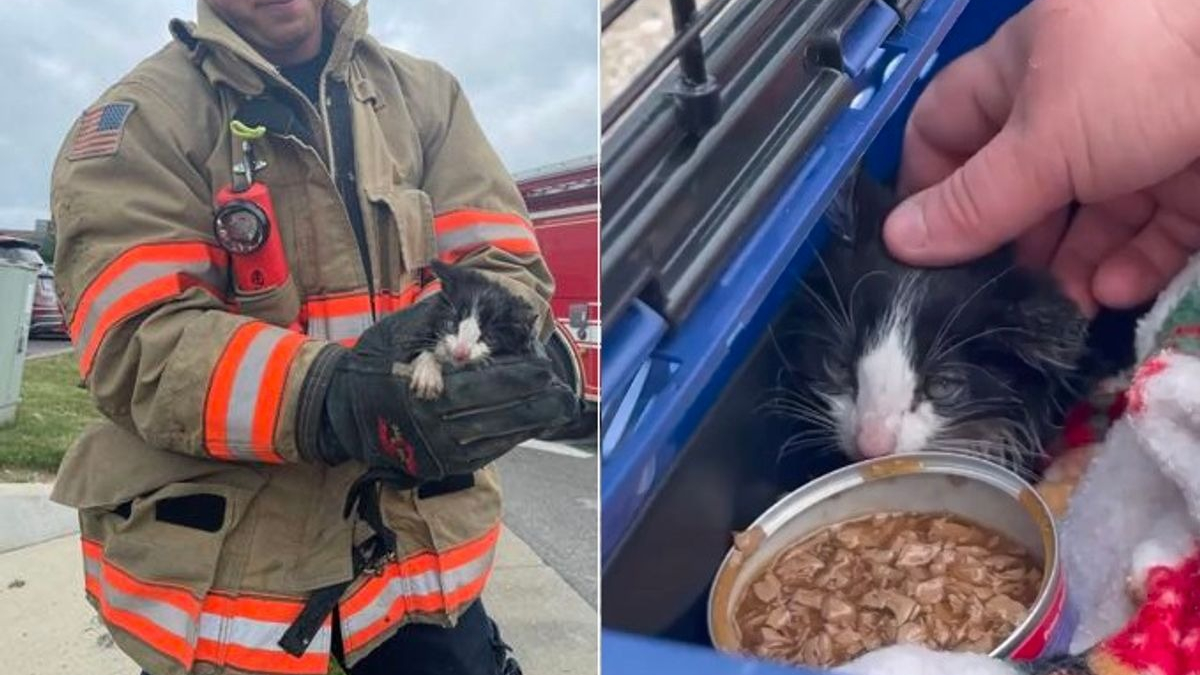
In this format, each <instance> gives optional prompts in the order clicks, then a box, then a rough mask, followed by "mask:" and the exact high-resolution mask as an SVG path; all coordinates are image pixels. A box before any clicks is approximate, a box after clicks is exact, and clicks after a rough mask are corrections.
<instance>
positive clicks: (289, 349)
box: [250, 331, 304, 462]
mask: <svg viewBox="0 0 1200 675" xmlns="http://www.w3.org/2000/svg"><path fill="white" fill-rule="evenodd" d="M303 344H304V336H303V335H300V334H298V333H293V332H291V331H284V334H283V336H282V337H281V338H280V339H279V341H278V343H277V344H276V345H275V347H274V349H272V350H271V353H270V356H268V357H267V365H266V369H265V372H264V373H263V375H262V380H260V381H259V385H258V399H257V401H256V402H255V404H254V418H253V421H252V425H253V426H252V429H251V432H250V446H251V447H252V448H254V449H255V453H256V454H258V455H259V459H261V460H263V461H264V462H271V461H276V460H278V459H280V457H279V455H278V454H276V453H275V452H274V451H273V450H272V449H271V448H272V446H273V445H274V442H275V423H276V422H277V421H278V420H279V409H280V406H282V405H283V390H284V385H285V384H286V383H287V377H288V374H289V373H290V372H291V366H292V359H294V358H295V357H296V353H297V352H298V351H300V346H301V345H303Z"/></svg>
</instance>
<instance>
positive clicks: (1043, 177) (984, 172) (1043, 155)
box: [884, 127, 1071, 265]
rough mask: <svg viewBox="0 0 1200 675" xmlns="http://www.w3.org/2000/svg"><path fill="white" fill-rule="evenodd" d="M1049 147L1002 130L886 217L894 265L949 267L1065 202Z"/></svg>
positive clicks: (1061, 176) (1065, 179) (1066, 184)
mask: <svg viewBox="0 0 1200 675" xmlns="http://www.w3.org/2000/svg"><path fill="white" fill-rule="evenodd" d="M1065 167H1066V163H1065V162H1064V161H1063V160H1062V158H1061V156H1060V155H1059V153H1058V151H1057V149H1056V147H1055V145H1054V144H1049V143H1039V142H1038V141H1037V140H1036V139H1035V138H1034V137H1033V136H1032V135H1030V134H1029V133H1027V132H1026V131H1023V130H1022V131H1019V130H1016V129H1015V128H1014V127H1005V129H1004V130H1002V131H1001V132H1000V133H999V134H997V135H996V137H995V138H993V139H992V141H991V142H990V143H988V144H987V145H986V146H984V148H983V149H982V150H980V151H979V152H978V153H976V154H975V155H974V156H973V157H971V159H969V160H968V161H967V163H966V164H964V165H963V166H962V167H961V168H959V169H957V170H955V172H954V173H952V174H951V175H950V176H949V177H948V178H946V179H945V180H943V181H942V182H940V183H938V184H936V185H934V186H933V187H930V188H928V189H926V190H924V191H922V192H918V193H917V194H915V195H913V196H911V197H909V198H908V199H906V200H905V201H904V202H902V203H901V204H900V206H898V207H897V208H896V209H895V210H894V211H893V212H892V213H891V214H890V215H889V216H888V219H887V222H886V223H885V225H884V239H885V241H886V242H887V244H888V247H889V248H890V249H891V251H892V253H893V254H895V255H896V256H897V257H898V258H900V259H902V260H904V261H906V262H908V263H910V264H916V265H949V264H955V263H960V262H964V261H967V260H970V259H972V258H975V257H978V256H980V255H983V254H985V253H988V252H990V251H993V250H995V249H996V248H997V247H998V246H1000V245H1001V244H1003V243H1005V242H1008V241H1011V240H1013V239H1015V238H1017V236H1019V235H1021V234H1022V233H1024V232H1025V231H1027V230H1028V229H1029V228H1030V227H1032V226H1033V225H1035V224H1037V223H1038V222H1039V221H1043V220H1045V219H1047V218H1048V217H1050V215H1051V214H1052V213H1054V212H1055V211H1056V210H1058V209H1061V208H1063V207H1064V206H1066V205H1067V204H1069V203H1070V201H1071V188H1070V181H1069V179H1070V176H1069V175H1068V173H1067V171H1066V168H1065Z"/></svg>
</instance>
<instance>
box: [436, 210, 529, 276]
mask: <svg viewBox="0 0 1200 675" xmlns="http://www.w3.org/2000/svg"><path fill="white" fill-rule="evenodd" d="M433 229H434V232H435V234H436V236H437V248H438V257H439V258H441V259H442V260H444V261H446V262H449V263H454V262H457V261H458V260H459V259H461V258H462V257H463V256H465V255H466V254H467V253H470V252H471V251H473V250H475V249H478V248H481V247H483V246H494V247H496V248H498V249H501V250H504V251H507V252H509V253H515V254H518V255H529V254H534V253H538V252H539V250H540V249H539V248H538V242H537V235H536V234H534V231H533V227H532V226H531V225H530V224H529V222H528V221H526V220H525V219H524V218H522V217H521V216H518V215H516V214H514V213H500V212H497V211H474V210H469V209H462V210H458V211H450V212H448V213H444V214H442V215H439V216H437V217H436V218H434V219H433Z"/></svg>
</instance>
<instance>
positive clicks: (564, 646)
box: [0, 514, 597, 675]
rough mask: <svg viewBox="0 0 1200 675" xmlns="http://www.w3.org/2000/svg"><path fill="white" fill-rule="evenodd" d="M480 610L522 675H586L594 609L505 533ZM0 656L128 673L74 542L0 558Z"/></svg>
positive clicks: (13, 665) (55, 671)
mask: <svg viewBox="0 0 1200 675" xmlns="http://www.w3.org/2000/svg"><path fill="white" fill-rule="evenodd" d="M5 515H7V514H0V518H3V517H5ZM484 601H485V602H486V603H487V606H488V611H489V612H490V613H491V614H492V616H493V617H495V619H496V622H497V623H499V624H500V629H501V631H502V633H503V635H504V637H505V639H506V640H507V641H508V642H509V644H511V645H512V646H513V648H514V650H515V651H516V654H517V658H518V659H519V660H520V662H521V665H522V667H523V669H524V671H525V672H526V673H529V674H530V675H592V674H594V673H596V664H597V645H596V641H597V634H596V624H597V621H596V612H595V610H593V609H592V608H591V607H590V606H589V605H588V603H586V602H584V600H583V598H581V597H580V596H579V594H577V593H576V592H575V590H574V589H572V588H571V587H570V586H568V585H567V583H566V582H565V581H563V580H562V578H560V577H559V575H558V574H557V573H556V572H555V571H554V569H553V568H551V567H549V566H548V565H546V564H545V562H543V561H542V559H541V558H539V557H538V556H537V554H536V553H535V552H534V551H533V550H532V549H531V548H529V546H528V545H526V544H525V542H524V541H522V540H521V539H520V538H519V537H517V536H516V535H514V534H512V533H511V532H510V531H509V530H508V529H507V528H505V530H504V533H503V534H502V535H501V537H500V544H499V551H498V557H497V562H496V568H495V571H494V572H493V575H492V580H491V582H490V584H489V586H488V590H487V592H486V593H485V594H484ZM0 653H3V655H4V656H3V664H2V665H0V672H3V673H5V675H84V674H86V675H136V674H137V668H136V666H134V665H133V662H131V661H129V660H128V659H127V658H126V657H125V656H124V655H123V654H122V653H121V652H120V651H118V650H117V649H116V648H115V647H113V646H112V640H111V639H110V638H109V636H108V633H107V631H106V630H105V629H104V627H103V626H102V625H100V624H99V623H98V621H97V620H96V618H95V615H94V613H93V612H92V609H91V607H90V606H89V605H88V604H87V602H86V601H85V600H84V599H83V568H82V564H81V563H80V550H79V538H78V536H76V535H73V534H72V535H67V536H61V537H58V538H56V539H52V540H50V541H46V542H43V543H40V544H36V545H33V546H28V547H25V548H21V549H17V550H14V551H9V552H7V553H0Z"/></svg>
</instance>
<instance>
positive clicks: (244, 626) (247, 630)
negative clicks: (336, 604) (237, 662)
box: [200, 612, 333, 655]
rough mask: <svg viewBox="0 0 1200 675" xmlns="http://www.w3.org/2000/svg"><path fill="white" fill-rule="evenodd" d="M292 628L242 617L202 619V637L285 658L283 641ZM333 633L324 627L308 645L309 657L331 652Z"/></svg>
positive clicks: (214, 615) (209, 614)
mask: <svg viewBox="0 0 1200 675" xmlns="http://www.w3.org/2000/svg"><path fill="white" fill-rule="evenodd" d="M287 629H288V624H286V623H276V622H274V621H260V620H258V619H249V618H246V617H242V616H232V617H231V616H222V615H220V614H211V613H209V612H204V613H203V614H201V615H200V637H201V638H203V639H205V640H211V641H213V642H219V643H221V644H236V645H239V646H242V647H246V648H248V649H257V650H260V651H268V652H278V653H279V654H280V655H282V654H284V653H285V652H284V651H283V649H282V648H280V646H279V640H280V639H281V638H282V637H283V634H284V633H285V632H287ZM332 634H333V630H332V629H331V628H330V627H329V626H322V627H321V629H320V630H318V631H317V634H316V635H315V636H314V637H313V640H312V642H310V643H309V645H308V650H307V651H306V653H308V654H318V653H320V654H325V653H327V652H328V651H329V646H330V641H331V639H332Z"/></svg>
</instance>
